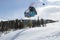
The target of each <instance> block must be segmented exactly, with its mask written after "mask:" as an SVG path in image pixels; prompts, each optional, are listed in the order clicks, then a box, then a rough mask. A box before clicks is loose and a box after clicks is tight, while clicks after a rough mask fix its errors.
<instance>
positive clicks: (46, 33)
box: [0, 22, 60, 40]
mask: <svg viewBox="0 0 60 40" xmlns="http://www.w3.org/2000/svg"><path fill="white" fill-rule="evenodd" d="M59 24H60V22H56V23H52V24H47V26H46V27H35V28H29V29H21V30H17V31H14V32H11V33H8V34H7V35H5V36H2V37H0V40H60V27H59V26H60V25H59Z"/></svg>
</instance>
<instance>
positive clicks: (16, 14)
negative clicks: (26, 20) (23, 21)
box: [0, 0, 37, 20]
mask: <svg viewBox="0 0 60 40" xmlns="http://www.w3.org/2000/svg"><path fill="white" fill-rule="evenodd" d="M34 1H37V0H0V20H13V19H20V18H23V17H24V11H25V10H26V9H27V8H28V7H29V5H30V4H31V3H32V2H34Z"/></svg>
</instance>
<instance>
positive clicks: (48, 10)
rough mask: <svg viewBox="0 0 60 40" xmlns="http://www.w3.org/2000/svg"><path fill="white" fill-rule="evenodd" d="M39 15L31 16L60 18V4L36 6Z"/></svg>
mask: <svg viewBox="0 0 60 40" xmlns="http://www.w3.org/2000/svg"><path fill="white" fill-rule="evenodd" d="M36 10H37V15H36V16H35V17H31V19H37V18H38V16H39V18H43V19H52V20H60V6H46V7H42V8H40V7H39V8H36Z"/></svg>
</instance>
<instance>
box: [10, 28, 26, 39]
mask: <svg viewBox="0 0 60 40" xmlns="http://www.w3.org/2000/svg"><path fill="white" fill-rule="evenodd" d="M24 31H26V29H23V30H21V31H20V32H18V33H16V35H14V37H13V38H11V40H15V39H16V38H17V37H18V36H19V35H20V34H21V33H22V32H24Z"/></svg>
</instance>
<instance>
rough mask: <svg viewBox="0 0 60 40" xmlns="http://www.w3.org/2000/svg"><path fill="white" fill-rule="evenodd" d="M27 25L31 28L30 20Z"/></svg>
mask: <svg viewBox="0 0 60 40" xmlns="http://www.w3.org/2000/svg"><path fill="white" fill-rule="evenodd" d="M27 25H28V26H29V27H30V28H31V27H32V20H29V22H28V24H27Z"/></svg>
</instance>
